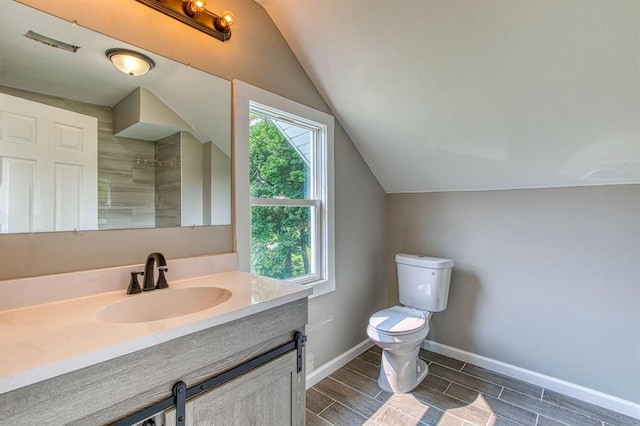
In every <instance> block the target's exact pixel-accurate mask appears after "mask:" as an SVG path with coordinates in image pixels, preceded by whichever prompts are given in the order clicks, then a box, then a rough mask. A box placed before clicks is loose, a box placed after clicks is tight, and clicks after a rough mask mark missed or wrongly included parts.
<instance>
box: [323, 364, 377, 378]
mask: <svg viewBox="0 0 640 426" xmlns="http://www.w3.org/2000/svg"><path fill="white" fill-rule="evenodd" d="M365 362H366V361H365ZM370 364H371V363H370ZM371 365H374V364H371ZM340 368H346V369H347V370H349V371H353V372H354V373H356V374H359V375H361V376H362V377H364V378H366V379H369V380H375V379H374V378H372V377H369V376H367V375H366V374H362V373H361V372H359V371H356V370H354V369H353V368H349V366H348V365H344V366H343V367H340ZM340 368H339V369H340ZM339 369H338V370H339ZM338 370H336V371H338ZM333 373H335V371H334V372H333ZM333 373H331V374H333ZM331 374H329V376H331Z"/></svg>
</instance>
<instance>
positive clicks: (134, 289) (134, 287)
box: [127, 272, 144, 294]
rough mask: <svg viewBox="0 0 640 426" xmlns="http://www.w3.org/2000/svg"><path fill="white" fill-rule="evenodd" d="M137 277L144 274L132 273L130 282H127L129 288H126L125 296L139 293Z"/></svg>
mask: <svg viewBox="0 0 640 426" xmlns="http://www.w3.org/2000/svg"><path fill="white" fill-rule="evenodd" d="M138 275H144V272H132V273H131V280H130V281H129V287H128V288H127V294H136V293H140V292H141V291H142V290H141V289H140V283H139V282H138Z"/></svg>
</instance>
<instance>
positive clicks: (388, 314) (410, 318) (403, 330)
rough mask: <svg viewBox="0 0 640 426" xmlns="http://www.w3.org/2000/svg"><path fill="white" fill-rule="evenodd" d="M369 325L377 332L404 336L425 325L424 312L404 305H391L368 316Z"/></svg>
mask: <svg viewBox="0 0 640 426" xmlns="http://www.w3.org/2000/svg"><path fill="white" fill-rule="evenodd" d="M369 326H370V327H371V328H372V329H374V330H375V331H376V333H377V334H381V335H386V336H404V335H408V334H414V333H416V332H418V331H420V330H422V329H424V328H425V327H426V326H427V318H426V317H425V314H424V312H422V311H419V310H417V309H412V308H407V307H404V306H393V307H391V308H388V309H383V310H381V311H378V312H376V313H375V314H373V315H372V316H371V318H369Z"/></svg>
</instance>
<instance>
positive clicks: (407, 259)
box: [396, 253, 453, 269]
mask: <svg viewBox="0 0 640 426" xmlns="http://www.w3.org/2000/svg"><path fill="white" fill-rule="evenodd" d="M396 263H402V264H404V265H411V266H418V267H420V268H431V269H447V268H453V260H451V259H441V258H439V257H429V256H419V255H417V254H407V253H398V254H396Z"/></svg>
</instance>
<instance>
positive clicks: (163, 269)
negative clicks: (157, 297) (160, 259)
mask: <svg viewBox="0 0 640 426" xmlns="http://www.w3.org/2000/svg"><path fill="white" fill-rule="evenodd" d="M168 271H169V268H168V267H166V266H160V267H158V282H157V283H156V289H161V288H168V287H169V284H168V283H167V278H166V277H165V276H164V273H165V272H168Z"/></svg>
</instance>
